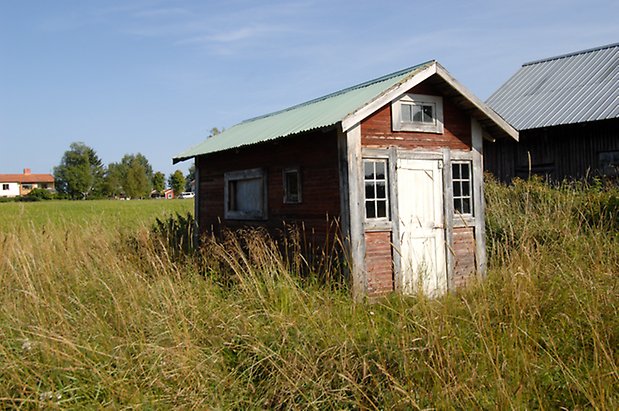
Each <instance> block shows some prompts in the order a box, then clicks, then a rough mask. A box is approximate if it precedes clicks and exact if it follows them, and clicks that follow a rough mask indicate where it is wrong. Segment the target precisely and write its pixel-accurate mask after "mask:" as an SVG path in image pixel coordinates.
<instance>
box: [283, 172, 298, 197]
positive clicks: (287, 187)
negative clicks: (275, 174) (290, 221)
mask: <svg viewBox="0 0 619 411" xmlns="http://www.w3.org/2000/svg"><path fill="white" fill-rule="evenodd" d="M283 177H284V203H285V204H299V203H301V172H300V170H299V168H298V167H295V168H285V169H284V176H283Z"/></svg>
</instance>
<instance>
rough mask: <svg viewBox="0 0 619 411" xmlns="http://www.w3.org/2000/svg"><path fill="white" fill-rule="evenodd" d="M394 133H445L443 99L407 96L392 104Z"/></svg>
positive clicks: (416, 95)
mask: <svg viewBox="0 0 619 411" xmlns="http://www.w3.org/2000/svg"><path fill="white" fill-rule="evenodd" d="M391 121H392V129H393V131H418V132H427V133H442V132H443V99H442V97H440V96H427V95H422V94H405V95H403V96H402V97H400V98H399V99H398V100H395V101H394V102H393V103H392V104H391Z"/></svg>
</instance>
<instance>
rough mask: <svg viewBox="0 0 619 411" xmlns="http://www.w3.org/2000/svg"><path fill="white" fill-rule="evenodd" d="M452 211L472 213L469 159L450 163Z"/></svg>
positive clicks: (465, 213)
mask: <svg viewBox="0 0 619 411" xmlns="http://www.w3.org/2000/svg"><path fill="white" fill-rule="evenodd" d="M451 180H452V188H453V202H454V212H456V213H459V214H463V215H473V194H472V187H473V186H472V181H471V163H470V162H469V161H464V162H454V163H451Z"/></svg>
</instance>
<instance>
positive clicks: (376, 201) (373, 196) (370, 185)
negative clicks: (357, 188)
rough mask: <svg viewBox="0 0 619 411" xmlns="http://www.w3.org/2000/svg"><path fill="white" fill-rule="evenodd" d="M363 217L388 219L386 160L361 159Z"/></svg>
mask: <svg viewBox="0 0 619 411" xmlns="http://www.w3.org/2000/svg"><path fill="white" fill-rule="evenodd" d="M363 170H364V178H363V179H364V184H365V218H366V219H389V196H388V195H387V187H388V184H387V160H369V159H368V160H363Z"/></svg>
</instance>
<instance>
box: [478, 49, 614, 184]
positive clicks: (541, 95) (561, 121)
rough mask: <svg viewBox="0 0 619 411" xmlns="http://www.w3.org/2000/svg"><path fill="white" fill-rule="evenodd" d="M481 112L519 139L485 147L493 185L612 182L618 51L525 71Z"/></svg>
mask: <svg viewBox="0 0 619 411" xmlns="http://www.w3.org/2000/svg"><path fill="white" fill-rule="evenodd" d="M487 104H488V105H489V106H490V107H492V108H493V109H494V110H495V111H496V112H497V113H499V114H500V115H501V116H502V117H503V118H504V119H505V120H507V122H509V123H510V124H511V125H512V126H514V127H515V128H516V129H517V130H519V133H520V143H518V144H516V143H515V142H513V141H507V140H500V141H497V142H495V143H494V144H492V143H489V144H486V145H485V159H486V169H487V170H488V171H490V172H492V173H493V174H494V175H495V176H496V177H497V178H499V179H500V180H502V181H505V182H509V181H511V180H512V179H513V178H514V177H521V178H528V177H529V176H531V175H541V176H543V177H545V178H547V179H549V180H551V181H560V180H564V179H581V178H586V177H594V176H610V177H613V178H616V177H617V176H619V43H617V44H611V45H608V46H603V47H598V48H595V49H590V50H584V51H579V52H576V53H572V54H567V55H563V56H558V57H552V58H548V59H544V60H539V61H533V62H531V63H526V64H524V65H523V66H522V67H521V68H520V70H518V72H516V74H515V75H514V76H513V77H512V78H510V79H509V80H508V81H507V82H506V83H505V84H503V85H502V86H501V87H500V88H499V89H498V90H497V91H496V92H495V93H494V94H492V96H490V98H489V99H488V101H487Z"/></svg>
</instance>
